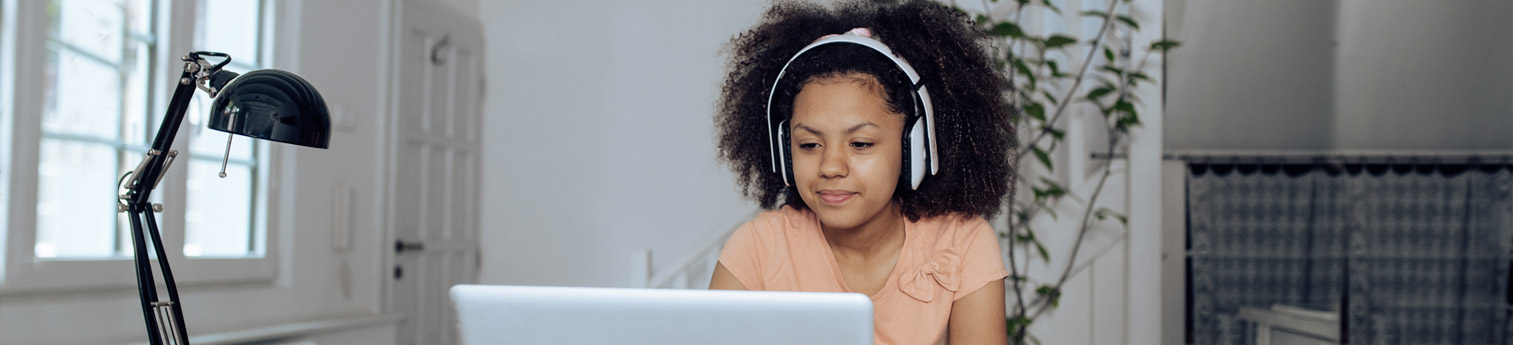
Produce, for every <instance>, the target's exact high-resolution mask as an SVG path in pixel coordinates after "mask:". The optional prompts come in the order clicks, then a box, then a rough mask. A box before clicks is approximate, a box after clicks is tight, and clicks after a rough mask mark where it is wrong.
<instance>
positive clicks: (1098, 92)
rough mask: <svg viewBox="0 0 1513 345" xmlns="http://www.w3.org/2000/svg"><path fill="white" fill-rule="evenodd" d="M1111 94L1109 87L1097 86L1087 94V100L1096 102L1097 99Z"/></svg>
mask: <svg viewBox="0 0 1513 345" xmlns="http://www.w3.org/2000/svg"><path fill="white" fill-rule="evenodd" d="M1113 92H1114V88H1113V87H1109V86H1108V85H1104V86H1099V87H1097V88H1094V89H1092V90H1089V91H1088V92H1087V100H1089V101H1095V102H1096V101H1098V100H1099V99H1101V98H1103V96H1108V94H1110V93H1113Z"/></svg>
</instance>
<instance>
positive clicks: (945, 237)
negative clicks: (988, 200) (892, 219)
mask: <svg viewBox="0 0 1513 345" xmlns="http://www.w3.org/2000/svg"><path fill="white" fill-rule="evenodd" d="M913 232H914V233H917V234H919V235H921V237H923V238H924V239H928V240H930V242H936V243H938V245H945V246H951V247H958V246H967V245H970V243H971V242H973V241H976V240H981V239H983V238H985V237H987V238H992V237H995V236H996V234H997V231H996V230H993V226H992V225H991V224H988V221H987V219H983V218H982V216H979V215H964V214H960V213H951V214H946V215H942V216H935V217H928V218H920V219H919V221H917V222H914V224H913Z"/></svg>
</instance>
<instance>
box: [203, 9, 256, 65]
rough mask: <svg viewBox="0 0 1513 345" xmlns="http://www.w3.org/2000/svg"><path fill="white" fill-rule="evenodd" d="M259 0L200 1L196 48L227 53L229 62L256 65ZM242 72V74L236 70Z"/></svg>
mask: <svg viewBox="0 0 1513 345" xmlns="http://www.w3.org/2000/svg"><path fill="white" fill-rule="evenodd" d="M261 7H262V6H261V1H260V0H202V1H200V9H201V10H202V11H204V15H203V16H201V17H200V18H205V21H204V22H202V23H200V25H199V28H200V39H201V41H200V43H201V44H200V49H201V50H209V51H217V52H222V53H226V54H231V59H232V61H236V62H240V63H247V64H252V65H259V63H258V59H259V57H258V54H257V53H258V49H257V43H258V42H257V39H258V32H259V29H260V26H259V25H258V22H259V20H260V17H261V16H260V13H261V10H262V8H261ZM237 72H246V71H237Z"/></svg>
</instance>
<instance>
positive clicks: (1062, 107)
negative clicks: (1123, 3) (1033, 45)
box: [1019, 0, 1119, 156]
mask: <svg viewBox="0 0 1513 345" xmlns="http://www.w3.org/2000/svg"><path fill="white" fill-rule="evenodd" d="M1117 5H1119V0H1109V2H1108V10H1107V11H1104V13H1103V25H1102V26H1099V27H1098V35H1097V36H1093V46H1092V47H1091V49H1089V50H1088V52H1087V58H1084V59H1083V60H1082V67H1081V68H1078V69H1077V78H1075V79H1072V87H1071V88H1070V89H1067V90H1066V95H1064V96H1062V97H1061V103H1060V104H1057V105H1056V114H1055V115H1053V116H1051V119H1050V121H1046V126H1045V128H1044V129H1041V130H1040V134H1037V135H1035V139H1033V140H1030V141H1029V143H1030V145H1028V146H1027V147H1025V148H1021V149H1019V150H1020V151H1019V156H1024V154H1025V153H1028V152H1029V151H1030V148H1033V147H1034V146H1035V143H1037V142H1040V139H1043V138H1045V136H1046V135H1047V134H1050V132H1051V128H1052V127H1054V126H1055V124H1056V120H1059V119H1061V115H1062V114H1063V113H1065V112H1066V108H1067V105H1070V104H1072V103H1076V102H1074V101H1073V98H1072V96H1074V95H1076V94H1077V88H1078V87H1081V86H1082V79H1084V77H1086V75H1087V69H1088V67H1089V66H1092V64H1093V57H1094V56H1097V55H1098V48H1101V47H1103V33H1105V32H1108V28H1109V26H1112V25H1113V17H1114V8H1115V6H1117Z"/></svg>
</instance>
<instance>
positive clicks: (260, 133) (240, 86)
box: [210, 69, 331, 149]
mask: <svg viewBox="0 0 1513 345" xmlns="http://www.w3.org/2000/svg"><path fill="white" fill-rule="evenodd" d="M231 77H235V79H232V80H231V82H230V84H228V85H225V87H223V88H220V94H219V95H218V96H216V97H215V103H213V104H212V105H211V106H210V129H214V130H218V131H222V132H227V133H231V134H238V135H243V136H248V137H252V138H257V139H264V140H272V141H277V142H282V143H289V144H295V145H300V146H309V147H317V148H323V149H324V148H327V147H328V146H329V144H330V141H331V114H330V112H329V111H327V109H326V101H325V99H322V98H321V97H320V92H317V91H315V87H314V86H311V85H310V83H309V82H306V81H305V79H303V78H300V77H299V76H297V75H294V73H289V72H285V71H281V70H276V69H262V70H256V71H252V72H247V74H243V75H241V76H240V77H237V76H236V74H234V73H232V72H227V71H220V72H217V73H216V74H215V75H212V77H211V83H210V84H211V85H212V86H216V84H221V83H225V82H226V80H227V79H231Z"/></svg>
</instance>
